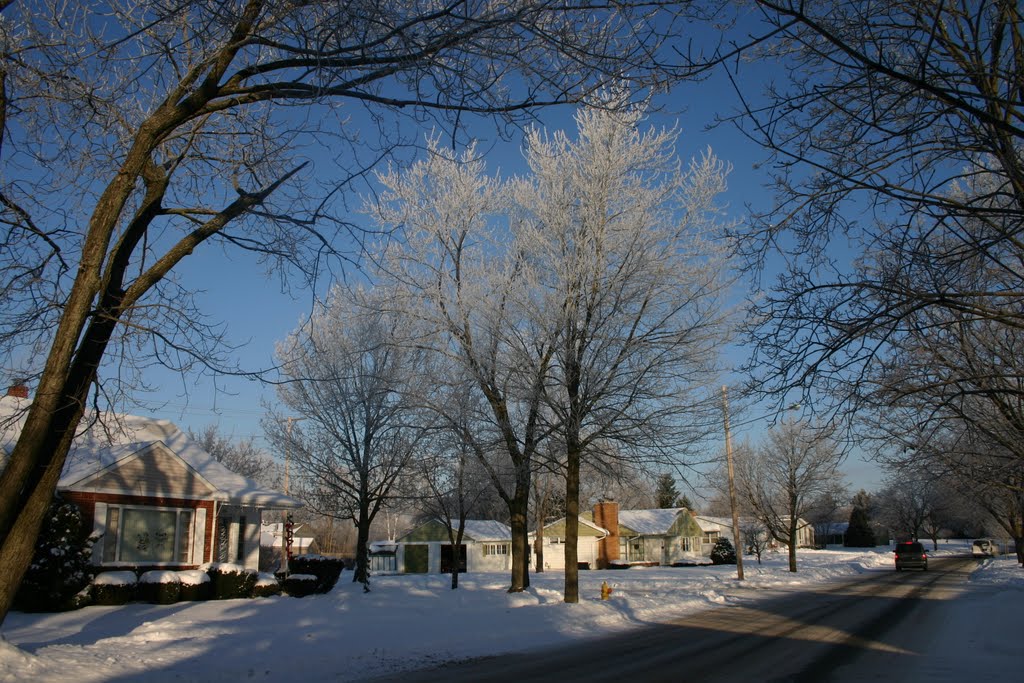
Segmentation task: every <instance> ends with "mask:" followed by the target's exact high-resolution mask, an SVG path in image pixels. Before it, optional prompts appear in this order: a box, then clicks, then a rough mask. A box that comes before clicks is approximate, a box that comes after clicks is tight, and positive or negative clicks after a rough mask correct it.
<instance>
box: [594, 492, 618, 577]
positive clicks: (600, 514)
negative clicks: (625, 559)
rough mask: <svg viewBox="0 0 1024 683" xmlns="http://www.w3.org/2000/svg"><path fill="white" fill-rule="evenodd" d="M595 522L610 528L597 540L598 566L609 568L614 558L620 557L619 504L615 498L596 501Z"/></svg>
mask: <svg viewBox="0 0 1024 683" xmlns="http://www.w3.org/2000/svg"><path fill="white" fill-rule="evenodd" d="M594 524H596V525H597V526H599V527H602V528H604V529H607V530H608V535H607V536H605V537H604V538H602V539H601V540H600V541H598V542H597V568H598V569H607V568H608V565H609V564H611V562H612V560H617V559H619V504H618V503H616V502H615V501H614V500H602V501H601V502H599V503H595V504H594Z"/></svg>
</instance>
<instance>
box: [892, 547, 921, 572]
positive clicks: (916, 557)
mask: <svg viewBox="0 0 1024 683" xmlns="http://www.w3.org/2000/svg"><path fill="white" fill-rule="evenodd" d="M904 568H906V569H921V570H923V571H928V553H926V552H925V551H924V546H923V545H921V544H920V543H918V542H917V541H906V542H904V543H897V544H896V571H898V572H901V571H903V569H904Z"/></svg>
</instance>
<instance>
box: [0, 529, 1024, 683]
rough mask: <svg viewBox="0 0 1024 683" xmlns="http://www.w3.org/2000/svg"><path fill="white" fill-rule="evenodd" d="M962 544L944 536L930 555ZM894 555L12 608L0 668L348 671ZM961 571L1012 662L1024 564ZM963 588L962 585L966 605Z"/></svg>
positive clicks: (801, 580) (68, 676)
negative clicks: (37, 610) (576, 580)
mask: <svg viewBox="0 0 1024 683" xmlns="http://www.w3.org/2000/svg"><path fill="white" fill-rule="evenodd" d="M965 549H966V546H964V545H962V544H956V543H951V544H946V545H942V546H940V550H939V552H938V553H930V554H932V555H933V556H934V555H936V554H938V555H941V554H944V553H949V552H963V551H964V550H965ZM892 562H893V561H892V554H891V552H890V551H889V550H888V549H887V548H878V549H876V550H874V551H850V550H824V551H801V552H800V554H799V565H800V571H799V572H798V573H797V574H790V573H789V572H787V571H786V556H785V554H773V555H768V556H766V558H765V563H764V565H762V566H760V567H759V566H758V565H757V563H756V561H754V560H753V558H746V563H745V567H746V575H747V580H746V581H745V582H744V585H743V588H742V589H740V587H739V584H738V582H737V581H736V570H735V567H734V566H720V567H680V568H633V569H628V570H609V571H589V572H580V594H581V596H582V599H581V601H580V603H579V604H577V605H566V604H564V603H563V602H562V600H561V591H562V577H561V575H560V574H558V573H545V574H539V575H533V576H532V578H531V581H532V584H533V585H532V586H531V588H530V589H529V591H528V592H526V593H520V594H508V593H506V592H505V588H506V587H507V585H508V584H507V581H508V578H507V577H506V576H505V575H504V574H468V575H463V576H462V577H460V588H459V589H458V590H457V591H452V590H450V588H449V578H448V577H447V576H426V575H406V576H381V577H375V578H374V579H373V582H372V588H373V590H372V592H371V593H369V594H364V593H363V592H362V590H361V588H360V587H359V586H353V585H352V584H351V583H350V580H351V576H352V575H351V574H350V573H348V572H345V573H344V574H342V578H341V581H340V582H339V584H338V586H337V588H335V589H334V591H332V592H331V593H329V594H327V595H316V596H310V597H306V598H301V599H298V598H290V597H271V598H262V599H253V600H222V601H209V602H199V603H194V602H192V603H177V604H173V605H149V604H129V605H126V606H122V607H87V608H85V609H82V610H79V611H76V612H68V613H64V614H42V615H40V614H21V613H17V612H14V613H11V614H10V615H9V616H8V618H7V620H6V622H5V623H4V626H3V636H4V638H5V639H6V641H7V642H6V643H3V642H0V681H27V680H32V681H34V682H39V683H46V682H49V681H74V682H75V683H90V682H92V681H113V680H117V681H119V682H120V681H133V680H139V681H142V680H145V681H147V682H150V681H152V682H154V683H157V682H160V681H229V680H242V679H257V680H267V681H302V682H303V683H308V682H309V681H317V680H353V679H359V678H366V677H371V676H380V675H387V674H392V673H396V672H400V671H402V670H407V669H413V668H420V667H424V666H429V665H432V664H437V663H440V662H442V661H445V660H453V659H464V658H469V657H476V656H483V655H493V654H497V653H501V652H510V651H523V650H528V649H530V648H536V647H543V646H548V645H553V644H557V643H559V642H566V641H576V640H581V639H584V638H588V637H594V636H597V635H604V634H607V633H611V632H614V631H618V630H622V629H628V628H633V627H636V626H638V625H643V624H649V623H652V622H657V621H659V620H668V619H672V618H675V617H679V616H682V615H685V614H687V613H692V612H694V611H697V610H700V609H703V608H706V607H709V606H713V605H721V604H729V603H735V602H739V601H744V602H745V601H749V600H752V599H757V597H758V594H759V593H760V592H764V593H765V594H767V593H768V592H769V590H768V589H772V588H781V587H793V586H800V585H810V584H816V583H821V582H826V581H830V580H834V579H836V578H841V577H847V576H853V575H857V574H862V573H864V572H876V571H879V572H880V571H885V572H889V571H892V566H893V564H892ZM602 581H607V582H608V583H609V584H610V586H611V587H612V591H613V592H612V595H611V599H610V600H608V601H607V602H602V601H601V600H600V599H599V597H600V590H601V588H600V587H601V582H602ZM972 581H977V582H979V585H987V586H988V588H987V589H986V590H985V591H979V596H981V597H978V598H977V599H978V601H979V602H978V604H977V605H976V607H977V608H978V609H988V605H989V602H992V601H997V602H998V604H999V605H1000V606H1001V610H1000V611H999V613H998V614H999V616H998V617H997V618H998V620H999V622H1000V623H997V624H994V625H993V628H991V629H989V630H990V632H991V633H989V634H981V633H979V632H978V631H977V630H975V631H974V632H973V633H972V634H971V635H972V637H974V638H979V637H984V638H986V639H988V641H991V639H992V638H996V639H1004V640H1005V642H1003V641H999V642H986V647H989V648H992V649H994V650H995V651H1002V650H1005V651H1006V652H1007V653H1010V654H1011V655H1012V656H1011V657H1009V658H1008V659H1007V660H1006V661H1007V662H1011V663H1012V662H1015V661H1018V660H1019V658H1020V655H1018V654H1017V653H1018V652H1019V651H1020V650H1019V643H1018V641H1019V636H1018V635H1017V634H1018V633H1019V621H1020V615H1022V614H1024V571H1022V570H1020V569H1018V568H1017V565H1016V562H1015V560H1014V559H1012V558H1005V559H1003V558H1001V559H997V560H986V561H985V562H983V563H982V564H981V566H980V568H979V570H978V571H977V572H975V573H974V575H973V578H972ZM750 589H754V590H750ZM972 594H973V593H972V592H970V591H969V592H967V593H965V596H966V597H965V602H964V605H963V608H964V609H965V610H970V609H972V606H971V603H970V600H971V597H970V596H971V595H972ZM982 600H984V601H985V602H984V603H982V602H981V601H982ZM990 614H991V613H990ZM984 621H988V620H984ZM1003 622H1005V623H1003ZM972 628H973V627H972ZM15 646H16V647H15ZM997 673H999V672H997V671H991V670H990V671H987V672H986V674H992V675H993V676H995V675H996V674H997ZM1003 673H1006V674H1007V675H1011V674H1012V673H1013V672H1011V671H1006V672H1003ZM1011 677H1012V675H1011ZM1007 680H1009V679H1007Z"/></svg>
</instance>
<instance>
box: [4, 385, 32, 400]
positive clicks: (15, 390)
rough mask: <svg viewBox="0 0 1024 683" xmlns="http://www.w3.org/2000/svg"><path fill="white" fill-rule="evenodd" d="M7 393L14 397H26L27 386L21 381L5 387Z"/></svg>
mask: <svg viewBox="0 0 1024 683" xmlns="http://www.w3.org/2000/svg"><path fill="white" fill-rule="evenodd" d="M7 395H8V396H13V397H14V398H28V387H27V386H26V385H25V384H24V383H23V382H18V383H17V384H12V385H11V386H9V387H7Z"/></svg>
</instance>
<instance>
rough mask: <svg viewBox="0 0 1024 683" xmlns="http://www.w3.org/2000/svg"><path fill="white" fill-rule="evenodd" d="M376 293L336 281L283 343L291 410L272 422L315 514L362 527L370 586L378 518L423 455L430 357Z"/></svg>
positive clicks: (359, 558)
mask: <svg viewBox="0 0 1024 683" xmlns="http://www.w3.org/2000/svg"><path fill="white" fill-rule="evenodd" d="M375 297H376V295H373V296H369V295H365V294H363V293H361V292H355V293H349V292H346V291H345V290H344V289H343V288H341V287H336V288H335V289H334V292H333V293H332V295H331V297H330V298H329V300H328V301H327V303H326V305H325V307H324V308H323V309H322V310H320V311H318V312H317V313H316V314H314V316H313V317H312V319H311V320H310V322H309V323H308V325H306V326H303V327H301V328H300V329H298V330H296V331H295V332H294V333H293V334H292V335H291V336H290V337H289V338H288V339H287V340H286V341H284V342H283V343H282V344H280V345H279V348H278V358H279V360H280V363H281V372H282V374H283V376H284V378H285V381H284V382H282V383H281V384H280V385H279V386H278V398H279V399H280V401H281V403H282V405H283V406H284V407H285V409H286V410H288V411H289V415H288V417H280V416H275V417H274V418H272V419H270V420H269V421H267V422H266V424H265V426H266V429H267V434H268V436H269V437H270V438H271V439H272V440H273V441H274V442H275V443H276V444H278V445H279V447H280V448H281V450H282V451H284V452H287V453H288V454H289V456H290V458H291V462H292V466H293V468H294V472H295V479H296V491H297V492H298V494H299V495H300V496H301V497H302V498H303V499H304V500H305V501H306V503H307V505H309V506H310V507H311V508H312V509H313V510H314V511H315V512H318V513H320V514H323V515H328V516H331V517H335V518H341V519H351V520H352V522H353V524H354V525H355V527H356V568H355V572H354V573H353V576H352V580H353V581H355V582H359V583H362V584H363V586H364V587H365V588H366V590H369V582H370V575H369V549H368V548H369V535H370V525H371V524H372V523H373V520H374V518H375V517H376V516H377V513H378V512H379V511H380V510H381V508H382V507H383V506H384V505H386V504H387V503H388V501H389V500H390V499H391V498H392V496H393V495H394V491H395V487H396V485H397V484H398V482H399V480H400V478H401V476H402V475H403V474H404V473H405V472H406V468H407V467H408V466H409V464H410V462H412V460H413V459H414V457H415V456H416V454H417V452H418V444H419V442H420V441H421V439H422V437H423V434H424V428H425V425H424V422H423V418H422V414H421V411H420V410H419V404H418V401H417V399H416V398H415V396H416V395H417V393H416V388H417V383H418V382H420V381H422V378H423V376H424V373H423V365H422V354H420V353H419V352H417V351H416V350H415V349H413V348H411V347H410V346H408V345H406V344H405V340H406V337H405V334H406V333H407V332H408V328H407V326H406V324H405V322H404V321H403V320H401V319H400V318H399V317H397V316H395V315H392V314H389V313H387V312H386V311H384V310H382V308H383V307H382V306H381V305H380V300H379V299H377V298H375Z"/></svg>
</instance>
